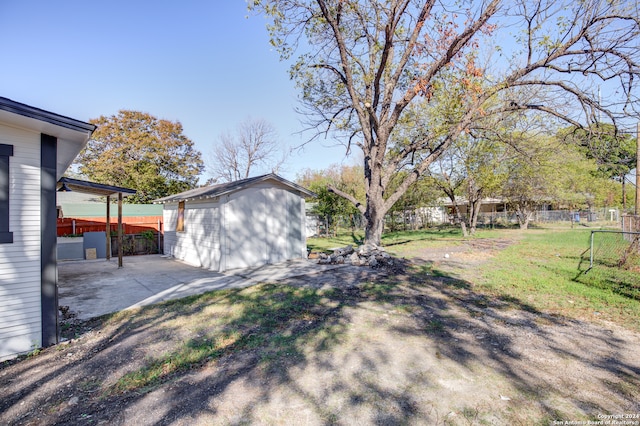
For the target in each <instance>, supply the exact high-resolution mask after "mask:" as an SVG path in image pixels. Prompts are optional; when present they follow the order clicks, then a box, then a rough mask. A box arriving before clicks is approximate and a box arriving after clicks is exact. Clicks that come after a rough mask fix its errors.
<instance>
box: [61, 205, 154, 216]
mask: <svg viewBox="0 0 640 426" xmlns="http://www.w3.org/2000/svg"><path fill="white" fill-rule="evenodd" d="M58 206H59V207H60V208H61V209H62V214H63V216H64V217H67V218H78V219H81V218H91V217H99V218H102V219H104V217H105V203H104V201H102V202H100V203H66V202H64V201H62V202H61V201H58ZM144 216H162V206H161V205H159V204H129V203H127V204H123V205H122V217H144Z"/></svg>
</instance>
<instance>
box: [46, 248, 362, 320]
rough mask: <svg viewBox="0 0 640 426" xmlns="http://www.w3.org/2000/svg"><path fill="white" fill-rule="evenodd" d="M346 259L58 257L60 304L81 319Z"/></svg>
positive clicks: (281, 277) (312, 271)
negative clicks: (255, 263)
mask: <svg viewBox="0 0 640 426" xmlns="http://www.w3.org/2000/svg"><path fill="white" fill-rule="evenodd" d="M337 268H355V267H347V266H345V265H318V264H316V263H315V262H312V261H309V260H306V259H298V260H292V261H288V262H284V263H279V264H275V265H264V266H260V267H256V268H248V269H236V270H232V271H227V272H224V273H220V272H213V271H209V270H206V269H203V268H196V267H193V266H189V265H187V264H185V263H183V262H180V261H177V260H175V259H173V258H170V257H166V256H163V255H148V256H128V257H125V258H124V266H123V267H122V268H120V269H118V263H117V259H112V260H111V261H106V260H104V259H100V260H83V261H64V262H58V287H59V289H58V295H59V305H60V306H69V309H70V311H71V312H73V313H76V314H77V315H78V318H80V319H88V318H93V317H96V316H100V315H104V314H108V313H112V312H117V311H121V310H123V309H127V308H134V307H138V306H144V305H150V304H153V303H158V302H161V301H165V300H170V299H178V298H181V297H185V296H190V295H193V294H200V293H204V292H207V291H211V290H221V289H227V288H240V287H247V286H251V285H254V284H257V283H260V282H278V281H286V280H290V279H293V278H296V277H298V278H303V279H307V280H308V279H310V278H312V277H316V278H318V274H322V273H323V272H325V271H328V270H333V269H337Z"/></svg>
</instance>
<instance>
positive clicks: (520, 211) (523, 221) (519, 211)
mask: <svg viewBox="0 0 640 426" xmlns="http://www.w3.org/2000/svg"><path fill="white" fill-rule="evenodd" d="M516 217H517V218H518V224H519V225H520V229H524V230H526V229H529V211H528V210H527V208H526V207H524V208H523V207H516Z"/></svg>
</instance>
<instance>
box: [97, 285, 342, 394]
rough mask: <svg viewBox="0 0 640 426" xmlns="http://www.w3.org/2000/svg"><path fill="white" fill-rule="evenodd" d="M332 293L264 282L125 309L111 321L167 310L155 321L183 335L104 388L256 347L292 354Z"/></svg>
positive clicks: (145, 381) (276, 355)
mask: <svg viewBox="0 0 640 426" xmlns="http://www.w3.org/2000/svg"><path fill="white" fill-rule="evenodd" d="M332 294H333V291H331V290H326V291H321V290H316V289H310V288H298V287H289V286H276V285H272V284H262V285H258V286H254V287H250V288H245V289H239V290H225V291H218V292H211V293H206V294H204V295H200V296H191V297H187V298H184V299H179V300H174V301H169V302H166V303H162V304H159V305H156V306H153V307H149V308H143V309H141V310H140V311H137V312H136V313H129V314H128V315H131V317H129V318H128V317H127V313H121V314H119V315H118V316H117V317H112V318H110V319H109V320H108V321H109V322H114V321H117V322H124V321H127V320H129V321H132V322H133V323H132V326H134V327H135V326H142V325H143V323H145V322H149V321H151V318H154V317H156V316H158V314H159V312H171V317H170V318H168V319H165V320H164V321H161V322H159V323H158V324H157V325H156V326H157V327H160V328H162V329H164V330H166V331H167V332H168V334H171V333H176V334H178V335H183V336H184V340H182V341H181V343H180V342H178V344H176V345H173V346H174V347H173V348H172V349H171V350H169V351H168V352H166V353H164V354H162V355H160V356H158V357H155V358H152V359H149V360H147V361H146V362H145V365H144V366H142V367H141V368H138V369H137V370H135V371H132V372H130V373H128V374H125V375H124V376H123V377H121V378H120V379H119V380H118V381H117V382H116V383H115V384H114V385H113V386H112V387H111V388H110V389H108V390H107V394H114V393H123V392H130V391H133V390H136V391H144V390H146V389H151V388H153V387H154V386H156V385H157V384H159V383H162V382H165V381H167V380H170V379H171V377H173V376H174V375H176V374H177V373H182V372H185V371H187V370H191V369H193V368H198V367H200V366H203V365H205V364H206V363H209V362H212V361H216V360H217V359H219V358H221V357H223V356H225V355H230V354H232V353H236V352H239V351H250V350H253V349H257V348H260V352H261V354H260V360H261V361H272V360H274V359H280V358H282V357H283V356H285V355H287V356H296V355H297V354H299V353H300V352H301V351H302V350H303V349H304V345H305V344H307V343H308V341H309V339H308V338H307V336H306V334H307V332H308V331H309V328H310V326H311V327H313V324H314V323H315V322H316V321H318V320H319V319H321V318H324V317H325V316H327V315H329V314H330V313H331V311H332V310H333V309H335V308H336V304H335V303H333V301H332V299H331V295H332ZM336 335H337V334H336ZM334 337H335V336H334ZM325 340H326V339H325ZM324 344H325V346H327V345H326V342H324ZM327 347H328V346H327Z"/></svg>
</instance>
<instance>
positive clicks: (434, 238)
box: [307, 228, 462, 252]
mask: <svg viewBox="0 0 640 426" xmlns="http://www.w3.org/2000/svg"><path fill="white" fill-rule="evenodd" d="M461 238H462V232H461V231H460V228H432V229H424V230H418V231H397V232H387V233H385V234H383V235H382V242H381V243H382V246H383V247H386V248H387V249H388V250H389V251H394V250H396V249H400V250H411V249H412V248H415V247H418V246H434V245H437V244H440V245H445V244H447V245H450V244H451V243H452V241H456V240H460V239H461ZM363 240H364V231H355V232H351V231H342V232H338V233H337V235H335V236H332V237H318V238H308V239H307V247H308V248H309V249H310V250H311V251H315V252H330V251H331V250H333V249H335V248H337V247H344V246H347V245H349V244H350V245H353V246H354V247H355V246H358V245H361V244H362V242H363Z"/></svg>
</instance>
